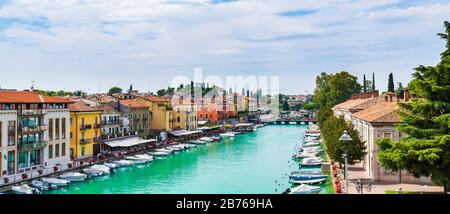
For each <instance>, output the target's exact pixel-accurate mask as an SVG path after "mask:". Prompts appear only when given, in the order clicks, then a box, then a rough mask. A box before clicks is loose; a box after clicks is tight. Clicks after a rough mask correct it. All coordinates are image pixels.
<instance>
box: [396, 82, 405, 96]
mask: <svg viewBox="0 0 450 214" xmlns="http://www.w3.org/2000/svg"><path fill="white" fill-rule="evenodd" d="M404 91H405V88H404V87H403V84H402V83H401V82H399V83H398V87H397V89H396V90H395V93H396V94H397V97H399V98H400V99H403V98H404V97H403V92H404Z"/></svg>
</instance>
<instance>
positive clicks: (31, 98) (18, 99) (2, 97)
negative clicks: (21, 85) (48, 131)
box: [0, 91, 72, 103]
mask: <svg viewBox="0 0 450 214" xmlns="http://www.w3.org/2000/svg"><path fill="white" fill-rule="evenodd" d="M0 103H72V101H69V100H67V99H64V98H62V97H51V96H45V95H41V94H39V93H37V92H30V91H0Z"/></svg>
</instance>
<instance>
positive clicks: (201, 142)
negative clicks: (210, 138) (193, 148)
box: [191, 140, 206, 145]
mask: <svg viewBox="0 0 450 214" xmlns="http://www.w3.org/2000/svg"><path fill="white" fill-rule="evenodd" d="M191 143H193V144H196V145H205V144H206V142H205V141H201V140H193V141H191Z"/></svg>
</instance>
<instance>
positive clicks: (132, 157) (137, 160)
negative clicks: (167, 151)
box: [125, 156, 148, 164]
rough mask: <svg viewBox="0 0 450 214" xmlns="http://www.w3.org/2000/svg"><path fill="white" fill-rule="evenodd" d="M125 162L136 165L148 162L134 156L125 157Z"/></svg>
mask: <svg viewBox="0 0 450 214" xmlns="http://www.w3.org/2000/svg"><path fill="white" fill-rule="evenodd" d="M125 160H129V161H133V162H134V163H137V164H144V163H147V162H148V160H146V159H143V158H138V157H135V156H127V157H125Z"/></svg>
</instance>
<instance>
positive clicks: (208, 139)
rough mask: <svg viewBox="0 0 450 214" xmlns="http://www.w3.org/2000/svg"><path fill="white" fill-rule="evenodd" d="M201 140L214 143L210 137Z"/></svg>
mask: <svg viewBox="0 0 450 214" xmlns="http://www.w3.org/2000/svg"><path fill="white" fill-rule="evenodd" d="M199 140H201V141H206V142H213V141H214V140H213V139H212V138H210V137H202V138H200V139H199Z"/></svg>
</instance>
